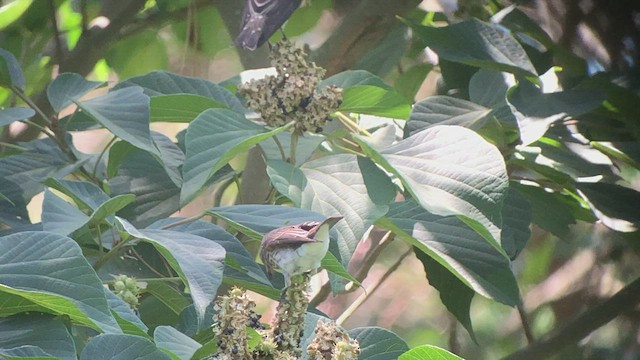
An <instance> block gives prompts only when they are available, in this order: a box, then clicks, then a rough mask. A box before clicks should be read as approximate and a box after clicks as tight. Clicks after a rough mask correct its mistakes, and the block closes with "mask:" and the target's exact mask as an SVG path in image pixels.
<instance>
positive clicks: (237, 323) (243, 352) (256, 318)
mask: <svg viewBox="0 0 640 360" xmlns="http://www.w3.org/2000/svg"><path fill="white" fill-rule="evenodd" d="M255 307H256V303H255V302H254V301H253V300H251V299H249V297H248V296H247V294H246V293H245V292H244V290H242V289H239V288H233V289H231V290H230V291H229V293H228V295H225V296H220V297H218V299H217V300H216V303H215V304H214V307H213V309H214V310H216V311H217V312H218V313H217V314H216V315H215V316H214V318H213V320H214V324H215V326H214V332H215V335H216V337H217V338H218V352H217V353H216V355H215V356H214V357H213V358H214V359H220V360H232V359H249V358H250V355H249V354H250V352H249V347H248V335H247V331H246V327H247V326H252V327H254V328H260V327H261V326H262V325H261V324H260V315H258V314H256V313H255V311H254V309H255Z"/></svg>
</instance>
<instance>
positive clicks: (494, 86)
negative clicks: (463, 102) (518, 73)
mask: <svg viewBox="0 0 640 360" xmlns="http://www.w3.org/2000/svg"><path fill="white" fill-rule="evenodd" d="M515 84H516V80H515V78H514V76H513V75H512V74H509V73H505V72H500V71H496V70H491V69H480V70H478V72H476V73H475V74H474V75H473V76H472V77H471V80H470V81H469V99H470V100H471V101H473V102H474V103H476V104H478V105H482V106H486V107H489V108H491V107H496V106H499V105H501V104H505V101H506V96H507V91H508V90H509V88H510V87H512V86H513V85H515Z"/></svg>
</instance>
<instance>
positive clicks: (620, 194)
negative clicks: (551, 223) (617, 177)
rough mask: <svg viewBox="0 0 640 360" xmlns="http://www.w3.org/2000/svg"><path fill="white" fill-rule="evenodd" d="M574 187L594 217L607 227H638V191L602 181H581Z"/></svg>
mask: <svg viewBox="0 0 640 360" xmlns="http://www.w3.org/2000/svg"><path fill="white" fill-rule="evenodd" d="M576 187H577V188H578V190H579V191H580V195H582V197H583V198H584V199H585V200H586V201H588V202H589V205H590V206H591V210H592V211H593V213H594V214H595V215H596V217H597V218H598V219H600V221H602V223H603V224H604V225H606V226H607V227H609V228H611V229H613V230H616V231H620V232H633V231H636V230H638V228H640V213H639V212H638V204H640V192H638V191H635V190H633V189H631V188H627V187H623V186H620V185H616V184H608V183H603V182H597V183H586V182H582V183H577V184H576Z"/></svg>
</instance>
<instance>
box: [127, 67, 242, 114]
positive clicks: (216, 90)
mask: <svg viewBox="0 0 640 360" xmlns="http://www.w3.org/2000/svg"><path fill="white" fill-rule="evenodd" d="M131 86H141V87H142V88H143V89H144V92H145V94H147V95H148V96H151V97H154V96H159V95H172V94H192V95H200V96H204V97H206V98H209V99H212V100H214V101H216V102H218V103H221V104H225V105H226V106H227V107H228V108H229V109H231V110H233V111H236V112H239V113H244V111H245V108H244V106H242V103H241V102H240V100H238V98H237V97H236V96H235V95H233V94H232V93H231V92H229V90H227V89H225V88H224V87H222V86H220V85H217V84H214V83H212V82H210V81H207V80H205V79H202V78H195V77H189V76H182V75H178V74H173V73H170V72H166V71H152V72H150V73H148V74H146V75H142V76H136V77H133V78H130V79H127V80H126V81H123V82H121V83H119V84H118V85H116V86H115V89H121V88H125V87H131Z"/></svg>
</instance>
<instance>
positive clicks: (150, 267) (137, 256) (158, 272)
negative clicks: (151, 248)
mask: <svg viewBox="0 0 640 360" xmlns="http://www.w3.org/2000/svg"><path fill="white" fill-rule="evenodd" d="M131 252H132V253H133V255H134V256H135V257H136V259H138V260H140V262H141V263H143V264H144V266H146V267H147V268H149V270H151V272H152V273H154V274H156V275H158V276H160V277H161V278H166V276H167V275H165V274H163V273H161V272H160V271H158V270H156V269H155V268H154V267H153V266H151V264H149V263H148V262H147V261H146V260H145V259H144V258H143V257H142V255H140V254H139V253H138V252H137V251H136V249H135V248H133V247H132V248H131ZM136 281H140V280H138V279H136Z"/></svg>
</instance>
